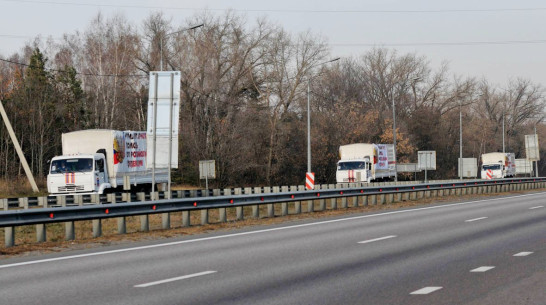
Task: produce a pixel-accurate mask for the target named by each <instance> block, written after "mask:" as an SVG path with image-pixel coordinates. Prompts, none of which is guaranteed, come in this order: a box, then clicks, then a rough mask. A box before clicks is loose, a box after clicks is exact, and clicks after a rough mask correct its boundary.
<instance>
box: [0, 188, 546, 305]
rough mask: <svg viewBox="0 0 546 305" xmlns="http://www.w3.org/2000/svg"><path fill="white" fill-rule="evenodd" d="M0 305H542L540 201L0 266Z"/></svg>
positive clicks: (532, 198) (437, 209)
mask: <svg viewBox="0 0 546 305" xmlns="http://www.w3.org/2000/svg"><path fill="white" fill-rule="evenodd" d="M0 304H10V305H14V304H40V305H45V304H52V305H59V304H518V305H520V304H542V305H543V304H546V193H534V194H524V195H511V196H510V197H497V198H491V199H480V200H476V201H465V202H458V203H450V204H439V205H427V206H422V207H418V208H411V209H403V210H390V211H385V212H375V213H369V214H351V215H348V216H345V217H337V218H328V219H319V220H306V221H299V222H290V223H284V224H282V225H274V226H267V227H259V228H256V227H253V228H246V229H242V230H238V231H229V232H215V233H211V234H202V235H198V236H190V237H183V238H177V239H168V240H161V241H155V242H148V243H138V244H131V245H124V246H117V247H108V248H100V249H92V250H87V251H74V252H65V253H59V254H54V255H45V256H40V257H26V258H14V259H6V260H0Z"/></svg>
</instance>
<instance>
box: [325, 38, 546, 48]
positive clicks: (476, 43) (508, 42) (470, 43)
mask: <svg viewBox="0 0 546 305" xmlns="http://www.w3.org/2000/svg"><path fill="white" fill-rule="evenodd" d="M541 43H546V40H542V39H537V40H504V41H461V42H408V43H331V44H329V45H330V46H335V47H411V46H479V45H515V44H541Z"/></svg>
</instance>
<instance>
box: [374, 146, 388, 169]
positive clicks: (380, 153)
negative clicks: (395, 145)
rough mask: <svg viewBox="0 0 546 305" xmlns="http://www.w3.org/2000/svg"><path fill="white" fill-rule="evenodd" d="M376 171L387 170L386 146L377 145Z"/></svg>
mask: <svg viewBox="0 0 546 305" xmlns="http://www.w3.org/2000/svg"><path fill="white" fill-rule="evenodd" d="M375 168H376V169H389V155H388V152H387V145H386V144H377V165H376V167H375Z"/></svg>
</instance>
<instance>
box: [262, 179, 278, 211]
mask: <svg viewBox="0 0 546 305" xmlns="http://www.w3.org/2000/svg"><path fill="white" fill-rule="evenodd" d="M273 189H275V187H273ZM273 192H274V193H275V191H273ZM278 192H279V188H278V187H277V193H278ZM269 193H271V187H270V186H264V194H269ZM267 217H269V218H272V217H275V206H274V205H273V203H268V204H267Z"/></svg>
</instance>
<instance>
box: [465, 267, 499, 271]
mask: <svg viewBox="0 0 546 305" xmlns="http://www.w3.org/2000/svg"><path fill="white" fill-rule="evenodd" d="M493 268H495V266H482V267H479V268H476V269H473V270H470V272H486V271H489V270H491V269H493Z"/></svg>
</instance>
